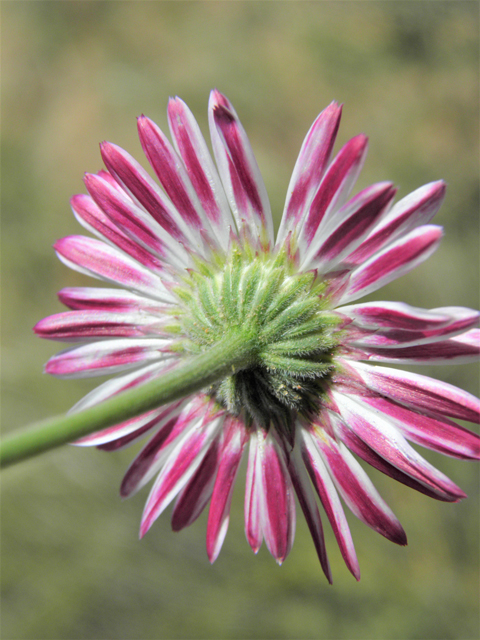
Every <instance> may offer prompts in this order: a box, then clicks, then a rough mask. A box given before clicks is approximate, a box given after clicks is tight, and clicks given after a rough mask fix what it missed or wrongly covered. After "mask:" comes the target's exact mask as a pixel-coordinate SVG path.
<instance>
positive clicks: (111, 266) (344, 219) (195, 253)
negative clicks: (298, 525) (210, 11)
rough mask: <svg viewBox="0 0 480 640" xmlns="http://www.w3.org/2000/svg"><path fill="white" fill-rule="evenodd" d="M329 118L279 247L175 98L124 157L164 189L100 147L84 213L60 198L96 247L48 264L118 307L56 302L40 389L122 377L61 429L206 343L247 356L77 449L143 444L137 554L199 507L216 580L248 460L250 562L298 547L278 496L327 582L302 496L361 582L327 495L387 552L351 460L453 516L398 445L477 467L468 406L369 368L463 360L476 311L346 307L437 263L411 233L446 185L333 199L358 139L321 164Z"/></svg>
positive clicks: (237, 156) (132, 477) (78, 200)
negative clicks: (157, 526)
mask: <svg viewBox="0 0 480 640" xmlns="http://www.w3.org/2000/svg"><path fill="white" fill-rule="evenodd" d="M340 115H341V107H340V106H339V105H337V104H336V103H332V104H331V105H329V106H328V107H327V108H326V109H325V110H324V111H323V112H322V113H321V114H320V115H319V116H318V118H317V119H316V120H315V122H314V123H313V125H312V127H311V129H310V131H309V132H308V134H307V137H306V138H305V141H304V143H303V146H302V148H301V151H300V155H299V158H298V160H297V163H296V165H295V169H294V172H293V176H292V179H291V182H290V185H289V188H288V194H287V201H286V204H285V210H284V213H283V218H282V222H281V225H280V229H279V231H278V234H277V238H276V240H275V238H274V233H273V223H272V216H271V212H270V205H269V201H268V197H267V193H266V190H265V186H264V184H263V181H262V179H261V176H260V173H259V170H258V167H257V164H256V161H255V158H254V155H253V152H252V150H251V147H250V144H249V142H248V139H247V137H246V134H245V131H244V129H243V128H242V126H241V124H240V121H239V119H238V116H237V114H236V112H235V110H234V109H233V107H232V105H231V104H230V102H229V101H228V100H227V99H226V98H225V97H224V96H223V95H222V94H220V93H219V92H218V91H213V92H212V94H211V99H210V105H209V122H210V132H211V137H212V146H213V152H214V156H215V160H216V166H215V164H214V162H213V161H212V158H211V155H210V153H209V151H208V148H207V145H206V143H205V141H204V139H203V137H202V134H201V132H200V129H199V127H198V125H197V123H196V121H195V119H194V118H193V116H192V114H191V112H190V111H189V110H188V108H187V106H186V105H185V104H184V103H183V102H182V101H181V100H180V99H178V98H175V99H172V100H170V102H169V105H168V119H169V126H170V131H171V135H172V139H173V143H174V146H173V147H172V145H171V143H170V142H169V141H168V139H167V138H166V136H165V135H164V134H163V133H162V131H160V129H158V127H157V126H156V125H155V124H154V123H153V122H152V121H151V120H149V119H148V118H146V117H145V116H141V117H140V118H139V119H138V130H139V135H140V141H141V144H142V147H143V150H144V152H145V155H146V156H147V158H148V161H149V162H150V164H151V166H152V168H153V170H154V172H155V174H156V175H157V177H158V180H159V182H160V184H161V186H162V187H163V189H161V188H160V187H159V185H158V184H157V182H155V181H154V180H153V179H152V178H151V177H150V176H149V174H148V173H147V172H146V171H145V170H144V169H143V168H142V167H141V166H140V165H139V164H138V163H137V162H136V161H135V160H134V159H133V158H132V157H131V156H130V155H129V154H128V153H127V152H126V151H124V150H122V149H120V148H119V147H117V146H116V145H113V144H111V143H107V142H104V143H103V144H102V145H101V153H102V157H103V160H104V162H105V165H106V167H107V170H106V171H100V172H99V173H98V174H95V175H92V174H87V175H86V177H85V184H86V187H87V190H88V195H76V196H74V197H73V198H72V201H71V204H72V209H73V212H74V214H75V216H76V217H77V219H78V221H79V222H80V223H81V224H82V225H83V226H84V227H85V228H87V229H88V230H89V231H91V232H92V233H93V234H94V235H96V236H98V237H99V238H100V240H97V239H93V238H90V237H84V236H70V237H67V238H63V239H62V240H60V241H58V242H57V243H56V245H55V249H56V251H57V254H58V256H59V258H60V260H62V261H63V262H64V263H65V264H67V265H68V266H69V267H71V268H73V269H75V270H77V271H80V272H81V273H86V274H88V275H90V276H93V277H95V278H99V279H101V280H104V281H106V282H108V283H112V284H114V285H119V288H68V289H63V290H62V291H60V293H59V297H60V300H61V301H62V302H63V303H64V304H65V305H66V306H67V307H69V308H70V309H71V311H67V312H65V313H61V314H57V315H55V316H51V317H49V318H46V319H45V320H42V321H41V322H39V323H38V324H37V326H36V327H35V330H36V332H37V333H38V334H39V335H40V336H42V337H44V338H51V339H54V340H62V341H67V342H75V343H76V345H75V346H74V347H72V348H68V349H66V350H65V351H62V352H61V353H59V354H58V355H56V356H54V357H53V358H51V360H50V361H49V362H48V363H47V366H46V370H47V372H48V373H51V374H53V375H56V376H59V377H65V378H69V377H86V376H98V375H105V374H120V375H119V376H118V377H115V378H113V379H110V380H108V381H107V382H104V383H103V384H102V385H100V386H99V387H98V388H97V389H95V390H94V391H92V392H91V393H90V394H88V395H87V396H86V397H85V398H84V399H83V400H81V401H80V402H79V403H78V404H77V405H76V406H75V407H74V410H80V409H83V408H86V407H89V406H93V405H95V404H97V403H100V402H102V401H103V400H105V399H106V398H108V397H111V396H113V395H115V394H117V393H120V392H121V391H122V390H125V389H127V388H130V387H134V386H137V385H141V384H142V383H144V382H146V381H147V380H151V379H154V378H157V377H159V376H162V375H163V374H164V373H165V372H167V371H170V370H174V369H175V367H177V366H178V365H179V363H183V362H188V360H189V358H192V356H195V355H196V354H203V353H208V351H209V349H212V348H213V347H215V346H216V345H219V344H226V343H227V342H228V341H233V345H235V344H236V342H235V341H236V340H237V341H240V342H239V344H240V343H241V342H242V341H244V342H245V341H247V342H248V343H249V344H250V345H251V348H250V350H249V352H248V353H249V355H248V358H246V359H244V360H243V361H241V362H240V363H238V362H235V364H232V370H231V373H229V375H227V376H225V377H223V378H222V379H219V380H217V381H216V382H214V383H213V384H212V385H211V386H209V387H208V388H205V389H203V390H202V392H201V393H197V394H195V395H193V396H189V397H186V398H183V399H181V400H176V401H174V402H170V403H169V404H167V405H164V406H159V407H158V408H156V409H154V410H151V411H149V412H148V413H145V414H143V415H140V416H138V417H136V418H133V419H129V420H126V421H125V422H123V423H122V424H118V425H116V426H114V427H110V428H108V429H104V430H102V431H100V432H97V433H95V434H93V435H90V436H87V437H85V438H83V439H82V440H80V441H78V442H77V444H80V445H94V446H97V447H99V448H100V449H103V450H106V451H113V450H117V449H120V448H122V447H125V446H127V445H129V444H131V443H132V442H135V441H137V440H138V439H140V438H144V437H146V438H148V440H147V443H146V444H145V446H144V448H143V449H142V450H141V451H140V453H139V454H138V455H137V456H136V458H135V459H134V461H133V462H132V464H131V465H130V468H129V469H128V471H127V472H126V475H125V477H124V479H123V482H122V485H121V495H122V496H124V497H126V496H129V495H131V494H133V493H135V492H136V491H138V490H139V489H140V488H141V487H143V486H144V485H145V484H146V483H148V482H149V481H150V480H151V479H152V478H154V477H155V476H156V480H155V482H154V484H153V487H152V490H151V492H150V495H149V497H148V500H147V503H146V506H145V511H144V514H143V518H142V523H141V535H142V536H143V535H144V534H145V533H146V532H147V531H148V529H149V528H150V526H151V525H152V524H153V522H154V521H155V519H156V518H157V517H158V516H159V515H160V514H161V513H162V511H163V510H164V509H165V508H166V507H167V505H168V504H169V503H170V502H172V500H174V499H176V501H175V505H174V507H173V513H172V526H173V529H174V530H179V529H182V528H183V527H185V526H187V525H189V524H191V523H192V522H193V521H194V520H195V519H196V518H197V517H198V516H199V514H200V513H201V512H202V510H203V509H204V508H205V507H206V505H207V504H208V503H210V507H209V515H208V525H207V553H208V557H209V558H210V560H211V561H212V562H213V561H214V560H215V559H216V557H217V556H218V554H219V552H220V548H221V546H222V543H223V540H224V538H225V535H226V531H227V527H228V522H229V511H230V502H231V498H232V491H233V486H234V482H235V478H236V476H237V472H238V469H239V465H240V461H241V459H242V457H243V456H246V457H248V463H247V474H246V490H245V532H246V536H247V540H248V542H249V544H250V546H251V547H252V549H253V550H254V551H255V552H257V551H258V549H259V548H260V546H261V544H262V541H263V539H265V542H266V545H267V547H268V549H269V550H270V552H271V553H272V555H273V556H274V557H275V559H276V560H277V562H279V563H282V562H283V560H284V559H285V558H286V556H287V555H288V553H289V551H290V549H291V546H292V543H293V538H294V533H295V498H294V496H295V494H296V496H297V498H298V503H299V505H300V508H301V509H302V511H303V513H304V516H305V518H306V521H307V524H308V526H309V528H310V531H311V534H312V538H313V541H314V544H315V547H316V550H317V553H318V556H319V559H320V562H321V565H322V567H323V570H324V572H325V574H326V576H327V578H328V579H329V580H331V573H330V568H329V564H328V559H327V554H326V551H325V543H324V537H323V529H322V522H321V518H320V513H319V509H318V501H317V497H316V495H315V494H317V495H318V497H319V498H320V502H321V504H322V505H323V509H324V511H325V513H326V515H327V518H328V519H329V521H330V524H331V526H332V528H333V531H334V533H335V536H336V538H337V541H338V544H339V547H340V550H341V553H342V555H343V557H344V559H345V562H346V564H347V566H348V568H349V569H350V571H351V572H352V573H353V575H354V576H355V577H356V578H357V579H358V578H359V575H360V574H359V567H358V562H357V558H356V555H355V550H354V546H353V542H352V538H351V535H350V531H349V528H348V524H347V521H346V518H345V514H344V511H343V508H342V504H341V501H340V498H342V499H343V501H344V503H345V504H346V505H347V506H348V507H349V508H350V509H351V511H352V512H353V513H354V514H355V515H356V516H358V517H359V518H360V519H361V520H362V521H363V522H365V523H366V524H367V525H369V526H370V527H372V528H373V529H375V530H376V531H378V532H379V533H381V534H382V535H384V536H385V537H387V538H388V539H390V540H392V541H393V542H396V543H398V544H406V536H405V533H404V531H403V529H402V527H401V525H400V523H399V522H398V520H397V518H396V517H395V515H394V514H393V513H392V511H391V510H390V509H389V507H388V506H387V505H386V504H385V502H384V501H383V500H382V498H381V497H380V495H379V494H378V492H377V491H376V490H375V488H374V487H373V485H372V483H371V481H370V480H369V478H368V476H367V475H366V473H365V471H364V470H363V468H362V467H361V466H360V464H359V462H358V460H357V459H358V458H360V459H362V460H364V461H365V462H367V463H369V464H370V465H372V466H373V467H375V468H376V469H379V470H380V471H382V472H383V473H385V474H387V475H389V476H391V477H393V478H395V479H396V480H398V481H400V482H402V483H404V484H406V485H407V486H409V487H412V488H413V489H416V490H417V491H420V492H422V493H424V494H426V495H427V496H430V497H432V498H436V499H438V500H444V501H447V502H456V501H458V500H460V499H461V498H463V497H465V494H464V493H463V491H462V490H461V489H460V488H459V487H457V486H456V485H455V484H454V483H453V482H452V481H451V480H450V479H449V478H447V477H446V476H444V475H443V474H442V473H441V472H440V471H438V470H437V469H435V468H434V467H433V466H432V465H431V464H430V463H428V462H427V461H426V460H424V458H422V457H421V456H420V454H419V453H417V451H416V450H415V449H414V448H413V447H412V446H411V445H410V444H409V441H411V442H413V443H414V444H418V445H421V446H423V447H427V448H429V449H433V450H435V451H438V452H441V453H444V454H446V455H450V456H454V457H457V458H464V459H473V458H477V459H478V458H479V457H480V446H479V438H478V436H477V435H475V434H474V433H472V432H471V431H468V430H467V429H465V428H464V427H462V426H460V425H458V424H456V422H455V420H467V421H471V422H479V415H480V413H479V401H478V400H477V399H476V398H474V397H473V396H471V395H470V394H468V393H466V392H464V391H462V390H460V389H458V388H456V387H453V386H452V385H449V384H447V383H444V382H439V381H436V380H433V379H431V378H427V377H425V376H423V375H419V374H413V373H407V372H405V371H401V370H399V369H394V368H390V367H386V366H384V365H385V364H387V365H388V364H394V365H395V364H409V363H414V364H424V363H425V364H432V363H457V362H467V361H471V360H475V359H477V358H478V356H479V337H480V336H479V333H480V332H479V330H478V329H475V328H474V327H475V326H476V324H477V323H478V319H479V315H480V314H479V313H478V312H477V311H473V310H471V309H466V308H461V307H445V308H439V309H433V310H425V309H420V308H416V307H411V306H409V305H407V304H403V303H397V302H376V303H372V302H368V303H363V304H362V303H360V304H358V303H355V304H352V303H354V302H355V301H356V300H358V299H359V298H361V297H362V296H364V295H366V294H369V293H371V292H373V291H376V290H377V289H379V288H380V287H381V286H383V285H384V284H386V283H388V282H391V281H392V280H394V279H395V278H398V277H399V276H401V275H403V274H405V273H407V272H409V271H410V270H411V269H413V268H414V267H415V266H417V265H418V264H420V263H421V262H422V261H423V260H425V259H426V258H428V257H429V256H430V255H431V254H432V253H433V251H435V249H436V248H437V246H438V244H439V242H440V238H441V235H442V230H441V228H440V227H438V226H434V225H431V224H430V221H431V219H432V218H433V216H434V215H435V213H436V212H437V210H438V209H439V207H440V205H441V202H442V200H443V198H444V194H445V185H444V183H443V182H442V181H439V182H433V183H431V184H427V185H425V186H423V187H421V188H419V189H417V191H415V192H413V193H412V194H410V195H408V196H407V197H405V198H403V199H402V200H400V201H399V202H397V203H396V204H393V200H394V197H395V188H394V187H393V185H392V184H391V183H389V182H381V183H378V184H374V185H372V186H370V187H367V188H366V189H363V190H362V191H360V193H358V194H357V195H355V196H354V197H352V198H350V193H351V191H352V189H353V186H354V184H355V181H356V179H357V177H358V174H359V172H360V170H361V168H362V165H363V162H364V159H365V155H366V151H367V139H366V137H365V136H363V135H359V136H356V137H355V138H353V139H352V140H350V141H349V142H347V143H346V144H345V145H344V146H343V147H342V149H340V151H339V152H338V154H337V155H336V156H335V158H334V159H333V160H332V159H331V157H332V150H333V145H334V142H335V137H336V133H337V130H338V126H339V122H340ZM216 167H217V168H218V172H217V168H216ZM222 341H223V343H222ZM372 363H380V364H381V366H378V364H372ZM229 371H230V370H229Z"/></svg>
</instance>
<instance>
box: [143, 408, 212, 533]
mask: <svg viewBox="0 0 480 640" xmlns="http://www.w3.org/2000/svg"><path fill="white" fill-rule="evenodd" d="M222 422H223V417H218V418H213V419H210V420H209V421H208V420H207V422H206V423H205V421H204V423H203V425H202V428H201V429H198V428H196V429H195V428H193V429H190V430H188V431H187V433H186V434H185V436H184V437H183V438H182V439H181V440H180V442H179V443H178V444H177V445H176V447H175V448H174V449H173V451H172V452H171V453H170V455H169V456H168V459H167V461H166V463H165V465H164V467H163V468H162V470H161V471H160V474H159V476H158V478H157V479H156V481H155V483H154V485H153V487H152V490H151V492H150V495H149V497H148V499H147V503H146V505H145V510H144V512H143V516H142V522H141V524H140V537H143V536H144V535H145V534H146V533H147V531H148V530H149V529H150V527H151V526H152V524H153V523H154V522H155V520H156V519H157V518H158V516H159V515H160V514H161V513H162V511H163V510H164V509H165V507H167V506H168V504H169V503H170V502H171V501H172V500H173V498H174V497H175V496H176V495H177V494H178V492H179V491H180V490H181V489H183V487H184V486H185V485H186V484H187V482H189V480H190V478H192V477H193V475H194V474H195V472H196V471H197V469H198V467H199V466H200V464H201V463H202V461H203V459H204V457H205V454H206V453H207V451H208V449H209V447H210V445H211V443H212V441H213V439H214V438H215V437H216V435H217V433H218V432H219V430H220V428H221V426H222Z"/></svg>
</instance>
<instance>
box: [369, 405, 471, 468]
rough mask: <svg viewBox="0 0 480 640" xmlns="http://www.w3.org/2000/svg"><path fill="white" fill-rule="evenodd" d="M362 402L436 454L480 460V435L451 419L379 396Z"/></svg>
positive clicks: (406, 435)
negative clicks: (430, 414) (407, 406)
mask: <svg viewBox="0 0 480 640" xmlns="http://www.w3.org/2000/svg"><path fill="white" fill-rule="evenodd" d="M362 401H363V402H365V403H366V404H368V405H370V406H371V407H373V409H374V410H375V411H380V412H381V413H382V414H383V415H384V416H385V417H386V416H388V418H389V419H392V420H393V421H394V423H395V425H396V426H397V428H398V429H400V431H401V432H402V433H403V435H404V436H405V437H406V438H408V439H409V440H412V441H413V442H415V443H417V444H420V445H422V446H423V447H428V448H429V449H433V450H434V451H439V452H440V453H443V454H446V455H450V456H453V457H455V458H461V459H467V460H468V459H474V460H478V459H480V436H479V435H477V434H476V433H473V432H472V431H469V430H468V429H465V428H464V427H461V426H459V425H458V424H456V423H455V422H451V421H450V420H447V418H441V419H440V418H436V417H432V416H426V415H424V414H422V413H418V412H416V411H411V410H410V409H407V408H406V407H403V406H402V405H400V404H397V403H395V402H392V401H391V400H387V399H386V398H382V397H379V396H375V397H368V396H364V397H362Z"/></svg>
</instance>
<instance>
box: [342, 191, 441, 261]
mask: <svg viewBox="0 0 480 640" xmlns="http://www.w3.org/2000/svg"><path fill="white" fill-rule="evenodd" d="M445 191H446V185H445V183H444V182H443V180H439V181H438V182H431V183H429V184H426V185H424V186H423V187H420V189H417V190H416V191H413V192H412V193H410V194H409V195H408V196H406V197H405V198H403V199H402V200H400V201H399V202H398V203H397V204H396V205H395V206H394V207H393V208H392V210H391V211H390V212H389V213H388V215H387V216H386V217H385V218H384V219H383V220H382V221H381V222H380V224H379V225H378V226H377V227H376V228H375V229H373V231H372V232H371V233H370V234H369V235H368V237H367V239H366V240H365V241H364V242H362V244H361V245H360V246H359V247H358V248H357V249H356V250H355V251H354V252H353V253H351V254H350V255H349V256H348V257H347V258H346V262H348V263H349V264H356V265H358V264H361V263H362V262H365V260H367V259H368V258H370V256H372V255H373V254H374V253H376V252H377V251H380V250H381V249H382V248H383V247H384V246H385V245H387V244H390V243H392V242H393V241H394V240H396V239H397V238H398V237H400V236H401V235H405V234H406V233H408V232H409V231H411V230H412V229H415V227H417V226H419V225H425V224H427V223H428V222H430V220H431V219H432V218H433V217H434V215H435V214H436V213H437V211H438V210H439V208H440V205H441V204H442V202H443V199H444V198H445Z"/></svg>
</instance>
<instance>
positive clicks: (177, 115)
mask: <svg viewBox="0 0 480 640" xmlns="http://www.w3.org/2000/svg"><path fill="white" fill-rule="evenodd" d="M168 122H169V125H170V131H171V133H172V138H173V141H174V143H175V146H176V149H177V152H178V154H179V155H180V156H181V158H182V160H183V162H184V164H185V168H186V169H187V173H188V176H189V178H190V180H191V181H192V184H193V187H194V189H195V192H196V194H197V196H198V198H199V200H200V202H201V204H202V207H203V209H204V211H205V213H206V214H207V217H208V219H209V220H210V223H211V224H212V227H213V229H214V230H215V233H216V234H217V237H218V236H219V237H220V238H222V247H223V248H224V249H226V248H227V246H228V239H229V234H228V227H232V228H233V227H234V222H233V218H232V214H231V212H230V207H229V206H228V202H227V199H226V197H225V193H224V191H223V187H222V184H221V182H220V178H219V176H218V173H217V170H216V168H215V165H214V163H213V161H212V158H211V156H210V152H209V151H208V148H207V145H206V143H205V140H204V139H203V136H202V134H201V132H200V129H199V127H198V124H197V122H196V120H195V118H194V117H193V115H192V112H191V111H190V109H189V108H188V107H187V105H186V104H185V103H184V102H183V100H180V98H172V99H170V101H169V103H168Z"/></svg>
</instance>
